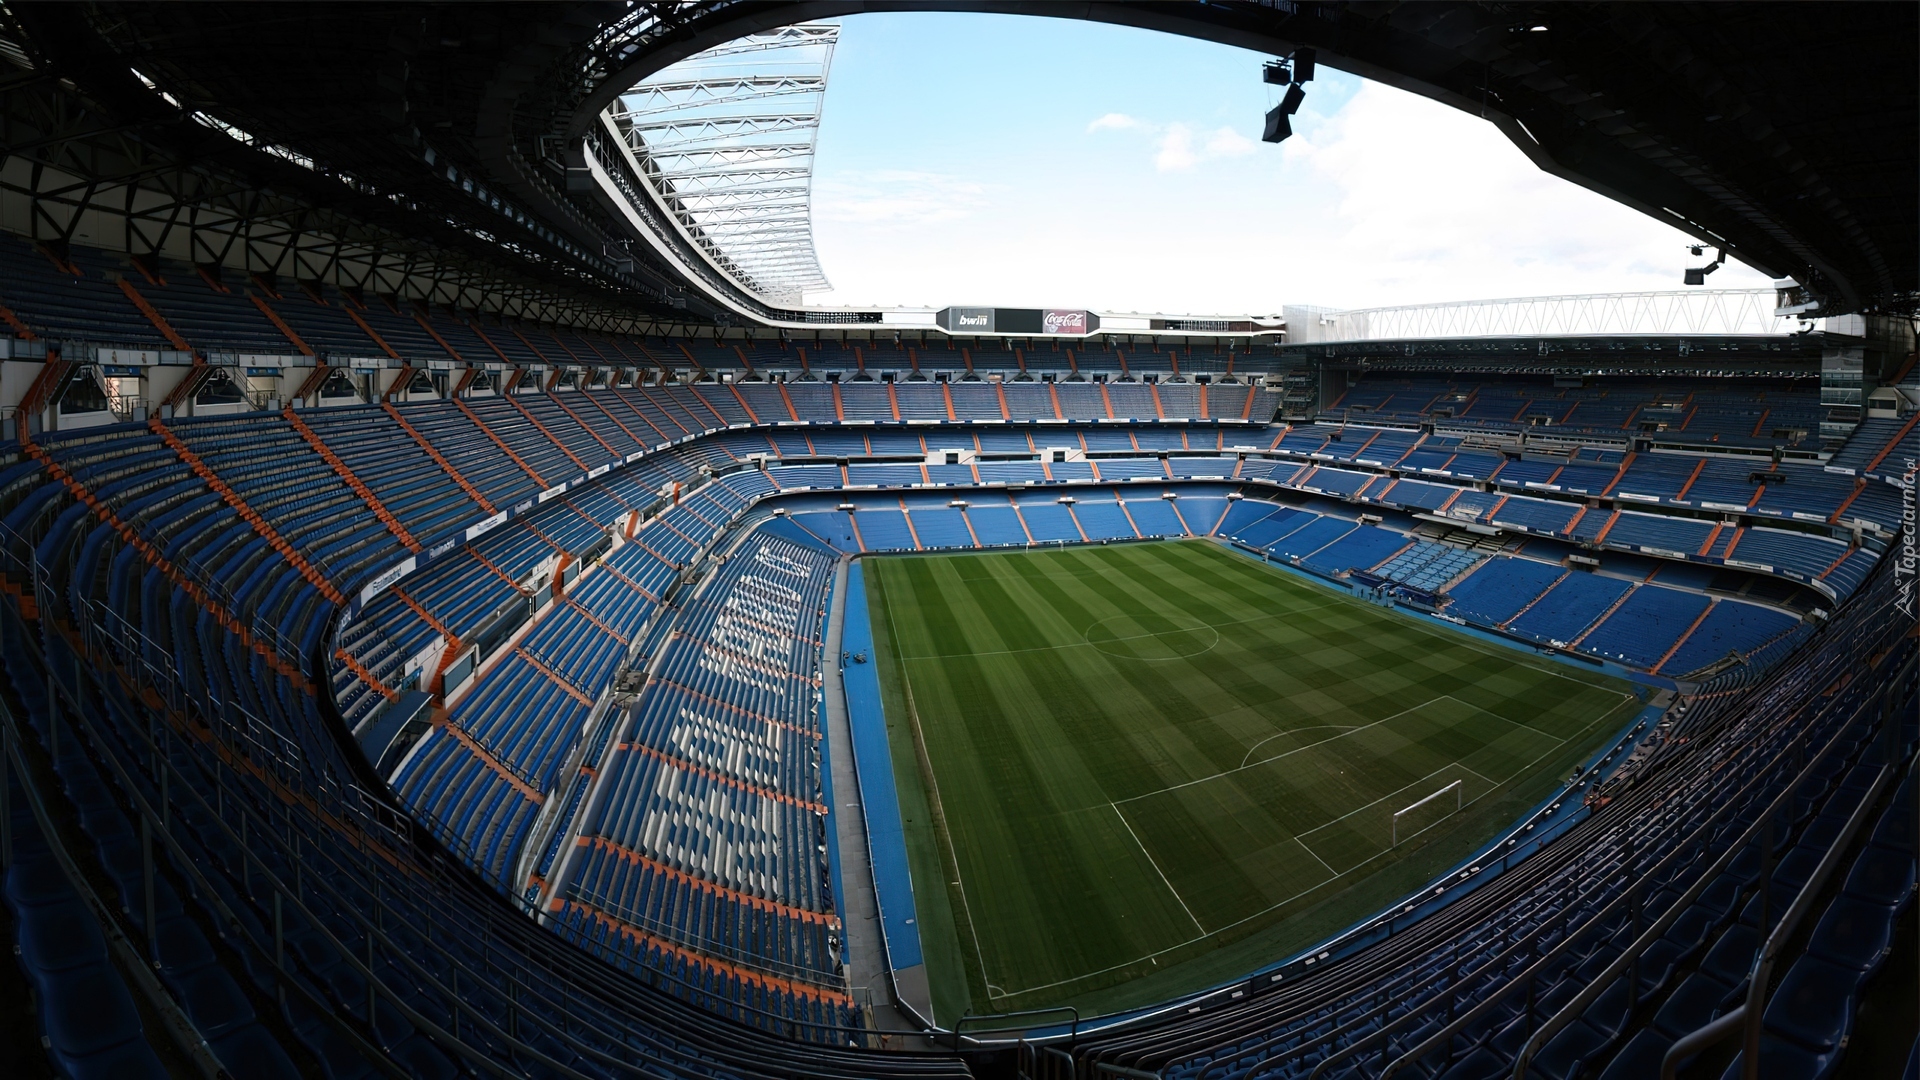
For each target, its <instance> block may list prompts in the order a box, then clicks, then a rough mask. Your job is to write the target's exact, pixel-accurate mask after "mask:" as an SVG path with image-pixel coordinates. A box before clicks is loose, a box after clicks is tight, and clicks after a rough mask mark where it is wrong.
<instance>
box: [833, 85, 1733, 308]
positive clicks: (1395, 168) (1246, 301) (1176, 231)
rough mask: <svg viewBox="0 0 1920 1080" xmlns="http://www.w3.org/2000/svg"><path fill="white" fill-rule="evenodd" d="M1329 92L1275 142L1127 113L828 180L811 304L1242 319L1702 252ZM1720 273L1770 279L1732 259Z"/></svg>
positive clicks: (1425, 106)
mask: <svg viewBox="0 0 1920 1080" xmlns="http://www.w3.org/2000/svg"><path fill="white" fill-rule="evenodd" d="M1321 100H1322V101H1323V102H1324V103H1325V106H1326V107H1328V108H1331V109H1333V111H1332V113H1331V115H1326V114H1320V113H1316V112H1315V111H1314V105H1315V104H1316V102H1315V100H1314V99H1313V98H1312V97H1310V98H1309V101H1308V104H1307V107H1306V108H1304V109H1303V110H1302V111H1301V113H1300V114H1299V116H1297V117H1296V119H1295V124H1294V127H1295V131H1296V134H1295V135H1294V136H1293V137H1292V138H1291V139H1289V140H1287V141H1286V142H1285V143H1282V144H1281V145H1279V146H1277V147H1275V146H1266V145H1263V144H1261V143H1259V142H1257V141H1255V140H1253V139H1252V138H1250V137H1248V136H1246V135H1242V134H1240V133H1238V132H1235V131H1234V130H1233V129H1232V128H1230V127H1223V126H1219V124H1220V121H1218V120H1213V119H1211V118H1210V117H1208V116H1207V114H1206V113H1204V112H1200V111H1198V110H1197V109H1182V110H1181V115H1185V116H1186V117H1187V119H1186V120H1184V121H1159V120H1153V119H1150V118H1148V117H1146V116H1143V115H1141V114H1131V115H1129V114H1124V113H1118V112H1114V113H1107V114H1104V115H1101V116H1099V118H1098V119H1095V120H1093V121H1092V122H1091V123H1090V124H1088V125H1087V134H1086V135H1085V136H1080V137H1071V138H1070V139H1069V141H1068V144H1064V145H1063V144H1061V143H1060V142H1059V141H1058V140H1057V138H1055V137H1054V136H1051V135H1049V136H1048V138H1047V139H1046V140H1043V141H1042V142H1040V143H1036V144H1031V146H1030V147H1029V149H1028V150H1027V151H1026V152H1023V153H1019V154H1015V155H1013V156H1009V155H1008V154H1007V153H1005V152H1004V147H1000V146H997V145H994V144H982V145H980V146H978V147H974V146H971V145H969V146H967V147H965V148H962V149H964V150H965V151H966V152H964V153H961V152H958V151H957V150H956V151H955V152H952V153H947V151H948V150H950V149H953V148H950V147H947V146H946V145H944V144H942V145H940V146H938V147H935V148H933V150H923V151H922V152H921V153H919V154H917V155H910V156H908V157H906V158H904V159H902V160H906V161H913V162H916V163H924V164H922V165H921V167H920V168H919V169H912V168H907V169H894V168H874V167H869V168H867V169H860V170H853V171H848V172H827V173H822V174H821V175H820V176H818V177H817V178H816V181H815V186H814V213H815V224H816V229H815V236H816V240H817V242H818V245H819V250H820V255H821V259H822V261H823V265H824V266H825V267H826V270H827V273H828V275H829V277H831V278H832V280H833V282H834V284H835V286H836V287H837V288H836V290H835V291H834V292H833V293H831V294H818V295H815V296H813V297H811V299H812V300H814V301H815V302H825V303H830V304H848V305H864V304H870V303H871V304H907V305H927V306H931V307H941V306H945V305H948V304H969V303H988V304H1006V305H1019V306H1062V307H1079V306H1085V307H1090V308H1094V309H1096V310H1106V311H1113V312H1127V311H1135V312H1165V313H1169V314H1176V315H1177V314H1188V313H1190V314H1237V313H1246V312H1272V311H1277V310H1279V309H1280V307H1281V306H1282V305H1285V304H1325V305H1328V306H1331V307H1372V306H1384V305H1392V304H1414V303H1430V302H1437V301H1447V300H1468V299H1491V298H1496V297H1510V296H1540V295H1550V294H1556V293H1589V292H1593V293H1600V292H1620V291H1635V290H1642V289H1677V288H1680V287H1681V286H1680V272H1681V270H1682V268H1683V267H1685V266H1688V265H1695V266H1697V265H1699V264H1700V262H1702V261H1705V260H1703V259H1694V258H1693V257H1692V256H1690V255H1688V254H1687V253H1686V248H1685V245H1686V244H1687V243H1688V239H1687V237H1686V236H1685V235H1683V234H1682V233H1680V232H1679V231H1677V230H1675V229H1673V228H1671V227H1669V226H1667V225H1665V224H1664V223H1662V222H1658V221H1655V220H1653V219H1651V218H1648V217H1646V216H1645V215H1643V214H1640V213H1638V212H1637V211H1634V210H1630V209H1628V208H1626V207H1624V206H1621V205H1619V204H1617V203H1614V202H1612V201H1611V200H1609V199H1607V198H1605V197H1604V196H1601V195H1598V194H1595V193H1593V192H1590V191H1587V190H1585V189H1583V188H1580V187H1578V186H1576V185H1573V184H1570V183H1568V182H1566V181H1563V180H1560V179H1558V178H1556V177H1552V176H1549V175H1547V174H1546V173H1543V172H1541V171H1540V170H1539V168H1538V167H1536V166H1535V165H1534V164H1533V163H1532V162H1531V161H1529V160H1528V159H1527V158H1526V156H1525V155H1524V154H1522V153H1521V152H1520V151H1519V150H1518V149H1517V148H1516V147H1515V146H1514V145H1513V144H1512V143H1510V142H1509V141H1508V140H1507V139H1506V138H1505V137H1504V136H1503V135H1501V134H1500V132H1499V131H1498V130H1497V129H1496V128H1494V127H1493V125H1491V124H1489V123H1487V122H1486V121H1484V120H1481V119H1479V118H1478V117H1476V116H1472V115H1469V114H1466V113H1462V112H1459V111H1457V110H1454V109H1452V108H1450V107H1448V106H1445V105H1441V104H1439V103H1437V102H1433V101H1430V100H1428V99H1425V98H1421V97H1418V96H1416V95H1413V94H1409V93H1406V92H1404V91H1400V90H1395V89H1392V88H1390V87H1386V86H1381V85H1376V84H1363V85H1361V86H1359V87H1358V88H1357V89H1356V90H1355V91H1354V93H1353V95H1352V96H1351V98H1348V99H1345V100H1342V101H1340V102H1339V104H1338V107H1337V108H1336V107H1334V101H1333V100H1329V99H1327V98H1325V97H1323V98H1322V99H1321ZM1080 115H1093V114H1092V112H1091V110H1087V112H1085V113H1081V114H1080ZM985 126H986V127H988V128H991V126H992V125H985ZM1073 144H1078V145H1073ZM934 151H938V152H934ZM942 154H945V156H944V157H943V156H942ZM1711 280H1712V283H1713V285H1714V287H1716V288H1743V287H1754V286H1761V287H1764V285H1765V284H1766V279H1764V278H1763V277H1761V276H1760V275H1759V274H1758V273H1756V272H1754V271H1752V270H1750V269H1748V268H1746V267H1742V266H1738V265H1734V264H1729V265H1728V266H1726V267H1724V268H1723V269H1722V270H1720V272H1719V273H1717V274H1715V275H1714V277H1713V278H1712V279H1711Z"/></svg>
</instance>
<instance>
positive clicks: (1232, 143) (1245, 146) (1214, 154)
mask: <svg viewBox="0 0 1920 1080" xmlns="http://www.w3.org/2000/svg"><path fill="white" fill-rule="evenodd" d="M1257 148H1258V147H1257V144H1255V143H1254V141H1253V140H1252V139H1249V138H1247V137H1246V136H1245V135H1242V134H1240V133H1239V132H1237V131H1235V130H1233V129H1232V128H1230V127H1223V128H1215V129H1214V130H1213V134H1211V135H1208V136H1207V156H1208V157H1210V158H1228V157H1246V156H1247V155H1248V154H1251V153H1253V152H1254V150H1255V149H1257Z"/></svg>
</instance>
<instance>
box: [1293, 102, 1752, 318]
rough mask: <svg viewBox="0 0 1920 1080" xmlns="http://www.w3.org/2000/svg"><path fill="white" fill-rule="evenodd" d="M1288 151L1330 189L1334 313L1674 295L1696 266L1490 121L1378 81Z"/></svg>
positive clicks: (1651, 229) (1656, 232) (1643, 223)
mask: <svg viewBox="0 0 1920 1080" xmlns="http://www.w3.org/2000/svg"><path fill="white" fill-rule="evenodd" d="M1282 151H1283V154H1284V155H1285V157H1286V158H1287V159H1288V160H1289V161H1290V162H1294V163H1298V164H1300V165H1303V166H1305V167H1306V168H1307V169H1308V170H1309V172H1311V173H1312V174H1313V175H1314V177H1315V178H1317V179H1319V180H1322V181H1325V182H1327V183H1329V184H1330V185H1331V187H1332V189H1333V190H1332V192H1331V193H1330V194H1331V196H1332V197H1331V199H1330V202H1331V206H1329V207H1327V208H1326V209H1329V210H1331V214H1330V215H1328V216H1329V217H1330V218H1331V221H1325V222H1323V223H1322V224H1323V225H1326V226H1330V227H1331V228H1330V235H1327V236H1326V243H1325V246H1324V247H1323V248H1322V250H1321V251H1319V252H1317V254H1319V255H1320V256H1322V259H1323V262H1322V266H1323V273H1322V274H1321V275H1320V276H1319V277H1318V278H1317V284H1318V286H1319V288H1321V289H1324V290H1326V291H1327V292H1330V293H1334V294H1335V295H1331V296H1327V300H1329V301H1331V302H1334V303H1337V304H1343V305H1345V304H1352V305H1371V304H1392V303H1421V302H1429V301H1439V300H1452V299H1478V298H1492V297H1502V296H1539V295H1548V294H1553V293H1586V292H1611V291H1629V290H1637V289H1674V288H1679V287H1680V270H1681V268H1682V264H1683V263H1685V262H1687V261H1689V258H1690V257H1689V256H1688V255H1687V254H1686V252H1685V250H1684V245H1685V244H1686V243H1688V242H1689V240H1688V238H1687V237H1686V236H1685V235H1684V234H1682V233H1680V232H1679V231H1678V230H1676V229H1674V228H1672V227H1671V226H1668V225H1666V224H1664V223H1662V222H1658V221H1655V220H1653V219H1652V218H1649V217H1647V216H1646V215H1644V214H1641V213H1639V212H1637V211H1635V210H1631V209H1628V208H1627V207H1625V206H1622V205H1620V204H1618V203H1615V202H1613V201H1611V200H1609V199H1607V198H1605V197H1604V196H1601V195H1598V194H1595V193H1593V192H1590V191H1587V190H1585V189H1583V188H1580V187H1578V186H1576V185H1574V184H1571V183H1568V182H1567V181H1564V180H1561V179H1559V178H1557V177H1554V176H1550V175H1548V174H1547V173H1545V172H1542V171H1541V170H1540V169H1539V168H1538V167H1536V166H1535V165H1534V164H1533V163H1532V162H1531V161H1529V160H1528V159H1527V157H1526V156H1525V155H1524V154H1522V153H1521V152H1520V150H1519V149H1518V148H1517V147H1515V146H1514V145H1513V144H1512V143H1511V142H1509V141H1508V140H1507V138H1506V137H1505V136H1504V135H1502V134H1501V133H1500V132H1499V130H1498V129H1496V128H1495V127H1494V126H1493V125H1492V124H1489V123H1487V122H1485V121H1483V120H1481V119H1479V118H1478V117H1474V116H1470V115H1468V114H1466V113H1462V112H1459V111H1457V110H1455V109H1452V108H1449V107H1447V106H1444V105H1441V104H1439V103H1437V102H1433V101H1429V100H1427V99H1425V98H1420V97H1417V96H1415V95H1412V94H1408V93H1406V92H1403V91H1399V90H1395V89H1392V88H1390V87H1386V86H1383V85H1380V84H1377V83H1366V84H1363V85H1362V86H1361V88H1360V90H1359V91H1358V92H1357V93H1356V94H1355V95H1354V96H1353V98H1352V99H1351V100H1350V101H1349V102H1348V103H1347V104H1346V105H1345V106H1344V107H1343V108H1342V109H1341V110H1340V111H1339V112H1338V113H1336V114H1335V115H1334V116H1333V117H1331V118H1330V119H1328V120H1327V121H1326V122H1324V123H1322V124H1320V125H1318V126H1317V127H1316V128H1315V129H1314V130H1311V131H1309V132H1307V133H1305V134H1301V135H1296V136H1295V137H1294V138H1292V139H1291V140H1289V141H1288V142H1287V143H1285V144H1284V145H1283V146H1282ZM1315 246H1316V247H1321V246H1322V245H1319V244H1316V245H1315ZM1329 256H1332V257H1329ZM1764 284H1765V279H1764V278H1763V277H1762V276H1761V275H1759V274H1758V273H1757V272H1756V271H1753V270H1750V269H1748V268H1746V267H1740V266H1732V265H1730V266H1728V267H1726V268H1725V269H1723V270H1722V271H1721V272H1720V274H1719V275H1717V276H1716V278H1715V280H1714V285H1715V286H1716V287H1723V288H1725V287H1733V288H1739V287H1752V286H1754V285H1764ZM1293 295H1302V294H1299V293H1294V294H1293ZM1323 295H1324V294H1323Z"/></svg>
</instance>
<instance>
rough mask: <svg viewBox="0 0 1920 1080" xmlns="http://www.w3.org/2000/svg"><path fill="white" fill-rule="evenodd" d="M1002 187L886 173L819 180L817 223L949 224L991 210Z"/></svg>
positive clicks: (816, 187) (816, 186) (815, 200)
mask: <svg viewBox="0 0 1920 1080" xmlns="http://www.w3.org/2000/svg"><path fill="white" fill-rule="evenodd" d="M1002 188H1003V185H999V184H989V183H983V182H981V181H978V180H967V179H962V178H960V177H955V176H947V175H944V174H941V173H929V172H913V171H910V170H901V169H883V170H878V171H874V172H865V173H838V174H833V175H829V176H822V177H817V178H815V180H814V185H813V207H814V210H813V217H814V220H815V221H821V222H849V223H856V224H875V223H882V222H916V223H926V222H931V221H950V220H953V219H956V218H963V217H967V216H969V215H971V214H973V213H975V212H976V211H978V210H980V209H982V208H984V207H987V206H988V205H989V204H990V203H991V201H992V199H993V197H994V196H995V195H996V194H997V193H998V192H999V191H1000V190H1002Z"/></svg>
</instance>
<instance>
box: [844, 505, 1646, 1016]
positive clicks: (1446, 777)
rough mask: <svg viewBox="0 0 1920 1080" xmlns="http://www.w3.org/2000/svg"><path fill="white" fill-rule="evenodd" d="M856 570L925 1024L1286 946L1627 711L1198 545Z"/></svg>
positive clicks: (1229, 962)
mask: <svg viewBox="0 0 1920 1080" xmlns="http://www.w3.org/2000/svg"><path fill="white" fill-rule="evenodd" d="M864 567H865V578H866V588H867V599H868V603H867V607H868V612H867V614H868V617H869V618H870V620H871V624H872V631H873V640H874V641H875V643H876V646H875V649H876V654H877V655H876V657H875V659H876V660H877V661H878V663H879V674H880V681H881V688H882V699H883V702H884V706H885V712H886V726H887V734H888V739H889V746H890V752H891V754H892V757H893V765H894V775H895V779H896V783H897V785H898V790H899V797H900V810H901V814H902V817H903V820H904V826H905V836H906V845H907V851H908V858H909V863H910V866H911V870H912V877H913V883H914V884H913V888H914V898H915V905H916V909H917V912H918V923H919V929H920V938H921V944H922V948H923V950H924V953H925V958H926V964H927V974H928V978H929V981H930V983H931V989H932V993H933V1002H934V1009H935V1012H936V1019H937V1020H938V1022H939V1023H940V1024H941V1025H942V1026H950V1025H952V1024H954V1023H955V1022H956V1021H958V1020H959V1019H960V1018H961V1017H962V1016H966V1015H974V1016H980V1015H987V1014H1001V1013H1007V1012H1012V1011H1017V1010H1027V1009H1037V1008H1047V1007H1053V1006H1063V1005H1064V1006H1071V1007H1072V1008H1075V1009H1078V1010H1079V1012H1080V1014H1081V1015H1083V1016H1087V1015H1094V1014H1097V1013H1106V1012H1112V1011H1115V1010H1119V1009H1125V1008H1130V1007H1134V1006H1139V1005H1145V1004H1150V1003H1152V1002H1156V1001H1162V1000H1165V999H1167V998H1168V997H1170V996H1174V995H1177V994H1179V993H1183V992H1188V991H1193V990H1197V989H1201V988H1204V987H1207V986H1210V985H1213V984H1216V983H1219V982H1222V981H1225V980H1229V979H1232V978H1235V977H1237V976H1240V975H1244V974H1245V973H1247V972H1248V971H1251V970H1253V969H1255V968H1258V967H1261V966H1263V965H1265V964H1268V963H1271V962H1273V961H1276V960H1279V959H1282V958H1284V957H1287V956H1291V955H1293V954H1294V953H1296V952H1298V951H1299V950H1300V949H1303V948H1306V947H1308V946H1311V945H1313V944H1315V943H1316V942H1318V941H1320V940H1322V939H1324V938H1326V937H1327V936H1329V935H1331V934H1333V933H1336V932H1338V931H1339V930H1341V929H1343V928H1345V927H1347V926H1349V925H1351V924H1353V923H1355V922H1356V921H1359V920H1361V919H1364V918H1366V917H1368V916H1371V915H1373V914H1375V913H1377V912H1378V911H1380V910H1381V909H1382V908H1383V907H1385V906H1386V905H1388V904H1389V903H1392V902H1394V901H1396V900H1398V899H1400V898H1401V897H1403V896H1405V895H1406V894H1407V893H1408V892H1409V891H1410V890H1413V889H1415V888H1418V887H1420V886H1421V885H1423V884H1425V883H1426V882H1427V881H1429V880H1430V879H1432V878H1433V877H1434V876H1435V875H1436V874H1438V873H1440V872H1443V871H1445V870H1446V869H1447V868H1448V867H1450V866H1452V865H1453V864H1455V863H1456V862H1458V861H1459V860H1461V859H1463V858H1465V857H1467V856H1468V855H1470V854H1472V853H1473V852H1475V851H1476V850H1477V849H1479V848H1481V847H1483V846H1484V845H1485V844H1486V843H1488V842H1489V841H1491V840H1494V839H1496V838H1498V837H1499V836H1500V835H1501V834H1503V833H1504V832H1505V831H1506V830H1507V829H1508V828H1509V827H1510V826H1512V824H1513V823H1514V822H1515V820H1516V819H1518V818H1520V817H1521V816H1522V815H1523V814H1525V813H1526V811H1527V810H1528V809H1529V808H1530V807H1533V806H1534V805H1535V804H1537V803H1538V802H1540V801H1541V800H1542V799H1544V798H1546V797H1548V796H1549V795H1551V794H1553V793H1554V792H1555V791H1556V790H1557V789H1558V788H1559V786H1560V785H1561V784H1562V783H1563V782H1564V781H1565V779H1566V777H1567V775H1568V773H1569V772H1570V771H1572V770H1574V769H1575V768H1577V767H1579V766H1580V765H1581V764H1582V763H1583V762H1586V761H1587V760H1588V759H1589V758H1590V757H1592V756H1593V754H1594V753H1595V751H1596V750H1597V749H1598V748H1600V747H1601V746H1603V745H1604V744H1606V743H1607V742H1608V741H1609V740H1610V739H1611V738H1612V737H1613V736H1615V735H1617V734H1618V733H1619V732H1620V731H1621V729H1622V728H1623V727H1625V726H1627V725H1628V724H1629V723H1631V722H1632V721H1633V719H1634V717H1635V716H1636V714H1637V713H1638V712H1639V710H1640V708H1641V705H1642V701H1641V697H1642V694H1641V693H1640V692H1638V688H1636V687H1635V686H1634V685H1633V684H1631V683H1628V682H1626V681H1624V680H1620V679H1616V678H1612V677H1610V676H1607V675H1603V674H1601V673H1599V672H1596V671H1590V670H1583V669H1582V668H1580V667H1576V666H1574V665H1571V664H1568V663H1565V662H1561V661H1557V660H1554V659H1551V658H1549V657H1545V656H1541V655H1538V654H1534V653H1531V652H1529V651H1526V650H1523V649H1519V648H1514V647H1509V646H1506V645H1502V644H1499V643H1496V642H1493V641H1491V640H1487V639H1484V638H1481V637H1478V636H1475V635H1471V634H1469V633H1465V632H1462V631H1459V630H1457V629H1455V628H1453V627H1450V626H1447V625H1444V624H1441V623H1438V622H1436V621H1433V620H1428V619H1422V618H1420V617H1417V616H1414V615H1410V614H1406V613H1403V612H1399V611H1395V610H1392V609H1387V608H1383V607H1380V606H1377V605H1375V604H1371V603H1368V602H1366V601H1364V600H1362V599H1360V598H1358V597H1355V596H1353V595H1351V594H1349V593H1346V592H1344V591H1341V590H1339V589H1336V588H1333V587H1329V586H1326V585H1322V584H1319V583H1317V582H1314V581H1312V580H1309V579H1307V578H1306V577H1304V576H1303V575H1300V574H1296V573H1293V572H1289V571H1287V570H1284V569H1281V568H1279V567H1276V566H1272V565H1268V564H1265V563H1262V562H1260V561H1258V560H1256V559H1252V558H1249V557H1247V556H1246V555H1245V554H1243V553H1240V552H1238V551H1235V550H1233V549H1231V548H1228V547H1226V546H1224V545H1222V544H1219V543H1215V542H1210V541H1168V542H1156V543H1138V544H1124V545H1111V546H1093V547H1071V548H1064V549H1054V550H1045V551H1024V552H1003V553H969V554H962V555H937V556H926V555H901V556H885V557H880V558H869V559H866V560H864ZM1063 1015H1064V1014H1063Z"/></svg>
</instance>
